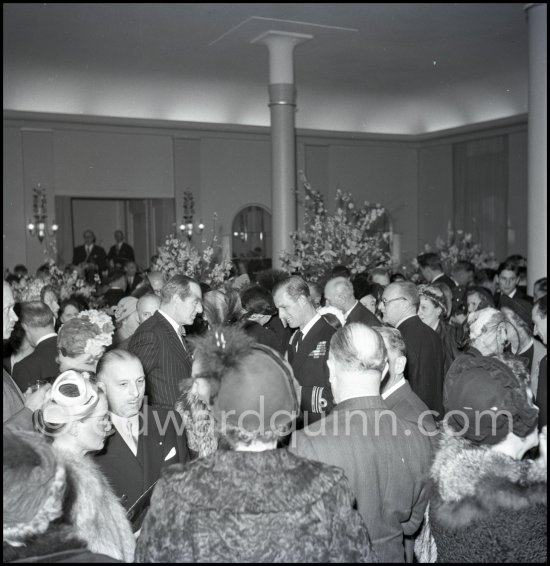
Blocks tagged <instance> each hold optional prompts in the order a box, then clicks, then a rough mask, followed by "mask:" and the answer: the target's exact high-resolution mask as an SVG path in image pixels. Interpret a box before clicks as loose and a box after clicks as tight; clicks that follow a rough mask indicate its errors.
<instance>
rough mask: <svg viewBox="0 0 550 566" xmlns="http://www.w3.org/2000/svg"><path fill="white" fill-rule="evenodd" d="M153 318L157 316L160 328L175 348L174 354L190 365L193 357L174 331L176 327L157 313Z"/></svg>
mask: <svg viewBox="0 0 550 566" xmlns="http://www.w3.org/2000/svg"><path fill="white" fill-rule="evenodd" d="M153 316H156V317H157V318H158V321H159V326H161V328H162V329H163V330H164V334H165V335H166V337H167V338H168V340H169V341H170V343H171V344H172V346H173V352H174V353H175V354H176V355H177V356H178V357H179V358H181V359H182V361H183V362H185V363H190V360H191V356H190V354H189V352H188V351H187V349H186V347H185V346H184V345H183V344H182V341H181V340H180V337H179V336H178V333H177V332H176V331H175V330H174V327H173V326H172V325H171V324H170V323H169V322H168V321H167V320H166V319H165V318H164V316H163V315H162V314H160V313H158V312H156V313H155V314H154V315H153Z"/></svg>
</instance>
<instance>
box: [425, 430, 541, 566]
mask: <svg viewBox="0 0 550 566" xmlns="http://www.w3.org/2000/svg"><path fill="white" fill-rule="evenodd" d="M430 476H431V481H432V484H433V487H434V494H433V495H432V499H431V501H430V503H429V505H428V507H427V508H426V512H425V514H424V523H423V526H422V530H421V532H420V534H419V536H418V537H417V538H416V540H415V548H414V551H415V555H416V557H417V559H418V561H419V562H436V561H437V559H438V550H437V546H436V543H435V540H434V537H433V535H432V530H431V525H430V518H432V520H433V521H434V524H435V522H437V524H439V525H440V526H441V527H442V528H444V529H448V530H449V531H453V532H457V531H459V530H460V529H462V528H465V527H468V526H470V525H474V524H476V523H477V522H478V521H479V522H481V523H482V524H483V523H485V524H493V525H495V528H496V529H498V528H500V527H501V526H502V524H503V523H502V522H501V520H503V519H504V518H505V517H507V516H509V515H511V513H512V512H525V513H531V512H533V513H535V514H534V517H537V516H539V515H537V514H536V512H535V511H534V508H535V507H537V508H538V509H539V510H542V509H544V508H545V507H546V505H547V494H546V486H547V479H546V466H544V465H542V464H541V463H540V462H535V461H533V460H514V459H513V458H511V457H509V456H506V455H505V454H501V453H498V452H495V451H493V450H490V449H489V447H485V446H475V445H473V444H472V443H471V442H469V441H468V440H467V439H465V438H463V437H459V436H454V435H451V434H449V432H448V428H447V426H446V425H443V431H442V433H441V435H440V438H439V450H438V452H437V454H436V456H435V459H434V462H433V465H432V469H431V473H430ZM544 516H545V514H544ZM497 517H499V518H500V519H499V520H498V521H497V522H495V521H496V518H497ZM540 517H541V519H542V517H543V515H542V513H540ZM535 520H536V519H535ZM504 524H505V523H504ZM472 542H473V541H472ZM455 558H456V560H457V561H460V560H459V558H458V557H455Z"/></svg>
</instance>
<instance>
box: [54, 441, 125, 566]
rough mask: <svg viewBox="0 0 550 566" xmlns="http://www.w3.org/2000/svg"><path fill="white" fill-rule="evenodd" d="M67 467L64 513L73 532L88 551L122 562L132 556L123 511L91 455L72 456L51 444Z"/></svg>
mask: <svg viewBox="0 0 550 566" xmlns="http://www.w3.org/2000/svg"><path fill="white" fill-rule="evenodd" d="M54 450H55V452H56V455H57V456H58V458H59V459H60V460H61V461H63V462H64V464H65V466H66V469H67V484H68V486H67V495H66V501H65V505H66V506H67V509H66V510H65V511H64V515H65V516H66V517H68V518H69V520H70V522H71V523H72V524H73V525H74V527H75V535H76V536H77V537H78V538H80V539H81V540H83V541H84V542H85V543H86V545H87V547H88V549H89V550H90V551H91V552H94V553H98V554H106V555H107V556H111V557H112V558H116V559H117V560H122V561H123V562H132V561H133V559H134V549H135V538H134V535H133V533H132V527H131V526H130V522H129V521H128V519H127V518H126V512H125V510H124V508H123V507H122V505H121V504H120V502H119V501H118V499H117V497H116V496H115V494H114V493H113V490H112V489H111V487H110V486H109V484H108V483H107V480H106V479H105V476H104V475H103V473H102V472H101V470H100V469H99V468H98V466H97V465H96V464H95V463H94V461H93V459H92V457H91V456H84V457H81V456H76V455H74V454H70V453H68V452H65V451H62V450H59V449H56V448H55V445H54Z"/></svg>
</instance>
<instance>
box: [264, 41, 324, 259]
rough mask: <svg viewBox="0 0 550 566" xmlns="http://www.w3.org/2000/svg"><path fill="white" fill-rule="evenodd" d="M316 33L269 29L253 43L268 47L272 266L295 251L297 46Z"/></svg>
mask: <svg viewBox="0 0 550 566" xmlns="http://www.w3.org/2000/svg"><path fill="white" fill-rule="evenodd" d="M312 37H313V36H311V35H305V34H298V33H287V32H279V31H269V32H267V33H265V34H263V35H261V36H260V37H258V38H257V39H255V40H253V43H264V44H265V45H267V47H268V48H269V107H270V109H271V209H272V215H273V216H272V223H271V225H272V236H273V247H272V256H271V257H272V258H273V267H275V268H279V267H281V260H280V255H281V252H283V251H289V252H291V251H292V240H291V239H290V234H291V232H293V231H294V230H296V196H295V190H296V138H295V131H294V118H295V112H296V88H295V87H294V61H293V56H294V48H295V47H296V46H297V45H298V44H300V43H302V42H304V41H307V40H308V39H311V38H312Z"/></svg>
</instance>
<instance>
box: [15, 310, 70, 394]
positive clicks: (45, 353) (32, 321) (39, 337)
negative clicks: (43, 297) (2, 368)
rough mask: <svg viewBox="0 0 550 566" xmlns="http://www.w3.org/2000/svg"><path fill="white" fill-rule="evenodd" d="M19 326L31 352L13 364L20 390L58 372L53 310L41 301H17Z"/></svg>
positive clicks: (47, 379) (49, 378)
mask: <svg viewBox="0 0 550 566" xmlns="http://www.w3.org/2000/svg"><path fill="white" fill-rule="evenodd" d="M20 317H21V326H22V327H23V329H24V331H25V336H26V337H27V340H28V341H29V344H30V345H31V346H33V347H34V351H33V352H32V353H31V354H29V355H28V356H27V357H26V358H23V359H22V360H21V361H20V362H17V363H16V364H15V366H14V367H13V375H12V377H13V380H14V381H15V383H17V385H18V386H19V389H21V391H23V392H25V391H26V390H27V388H28V387H31V386H33V385H35V383H36V382H37V381H49V382H50V383H53V380H54V379H55V378H56V377H57V376H58V375H59V373H60V372H59V365H58V363H57V362H56V358H57V334H56V333H55V330H54V327H55V318H54V316H53V313H52V311H51V309H50V307H48V305H46V304H44V303H43V302H41V301H31V302H27V303H22V304H21V315H20Z"/></svg>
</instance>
